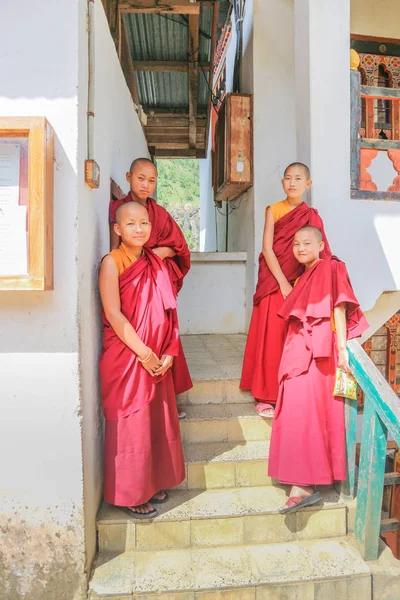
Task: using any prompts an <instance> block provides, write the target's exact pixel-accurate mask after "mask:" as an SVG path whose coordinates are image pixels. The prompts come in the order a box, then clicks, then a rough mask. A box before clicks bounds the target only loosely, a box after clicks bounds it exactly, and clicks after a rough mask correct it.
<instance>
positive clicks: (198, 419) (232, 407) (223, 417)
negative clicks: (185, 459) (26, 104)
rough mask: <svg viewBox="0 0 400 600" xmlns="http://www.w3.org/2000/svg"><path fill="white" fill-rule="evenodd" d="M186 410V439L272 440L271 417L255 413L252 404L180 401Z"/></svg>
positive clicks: (182, 425)
mask: <svg viewBox="0 0 400 600" xmlns="http://www.w3.org/2000/svg"><path fill="white" fill-rule="evenodd" d="M180 408H181V409H182V410H184V411H185V412H186V415H187V417H186V419H184V420H183V421H181V423H180V425H181V435H182V441H183V443H200V442H246V441H249V442H252V441H263V440H269V438H270V436H271V423H272V419H266V418H264V417H260V416H259V415H257V414H256V412H255V410H254V408H253V405H252V404H249V403H245V404H220V405H217V404H208V405H194V406H192V405H188V406H185V405H180Z"/></svg>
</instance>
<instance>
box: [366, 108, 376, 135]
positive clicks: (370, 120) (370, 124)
mask: <svg viewBox="0 0 400 600" xmlns="http://www.w3.org/2000/svg"><path fill="white" fill-rule="evenodd" d="M374 132H375V112H374V100H373V98H366V99H365V137H367V138H371V139H372V138H373V137H374Z"/></svg>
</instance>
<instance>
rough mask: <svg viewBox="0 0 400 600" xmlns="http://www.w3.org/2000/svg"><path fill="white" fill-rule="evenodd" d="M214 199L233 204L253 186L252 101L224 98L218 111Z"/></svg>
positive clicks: (235, 96) (247, 97)
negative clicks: (231, 201)
mask: <svg viewBox="0 0 400 600" xmlns="http://www.w3.org/2000/svg"><path fill="white" fill-rule="evenodd" d="M213 182H214V197H215V200H216V201H218V202H220V201H222V200H233V199H234V198H237V197H238V196H240V194H242V193H243V192H245V191H246V190H248V189H249V188H250V187H251V186H252V185H253V97H252V95H251V94H226V96H225V98H224V101H223V103H222V105H221V108H220V109H219V111H218V120H217V123H216V128H215V152H214V156H213Z"/></svg>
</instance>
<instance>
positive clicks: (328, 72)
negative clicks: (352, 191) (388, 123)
mask: <svg viewBox="0 0 400 600" xmlns="http://www.w3.org/2000/svg"><path fill="white" fill-rule="evenodd" d="M294 5H295V64H296V121H297V158H298V160H300V161H302V162H305V163H307V164H309V166H310V168H311V173H312V179H313V182H314V183H313V187H312V193H311V196H312V204H313V205H314V206H316V207H317V208H318V210H320V212H321V214H322V216H323V217H326V218H327V223H326V224H327V228H328V230H329V231H332V232H333V231H334V221H335V219H334V216H335V214H336V215H337V214H338V212H339V211H338V209H339V205H340V204H342V203H343V202H347V201H348V198H349V178H350V144H349V138H350V76H349V53H350V0H340V2H332V0H296V1H295V3H294ZM332 235H334V234H333V233H332ZM336 237H337V236H334V238H335V239H336ZM338 239H339V238H338Z"/></svg>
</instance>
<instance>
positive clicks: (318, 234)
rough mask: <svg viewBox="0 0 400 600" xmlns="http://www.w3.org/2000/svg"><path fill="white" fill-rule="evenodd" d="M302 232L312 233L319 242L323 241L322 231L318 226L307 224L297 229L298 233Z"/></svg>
mask: <svg viewBox="0 0 400 600" xmlns="http://www.w3.org/2000/svg"><path fill="white" fill-rule="evenodd" d="M301 232H304V233H312V234H313V235H314V236H315V238H316V240H317V241H318V242H322V233H321V230H320V229H318V227H313V226H312V225H305V227H302V228H301V229H299V230H298V231H296V235H297V234H298V233H301ZM296 235H295V237H296Z"/></svg>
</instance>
